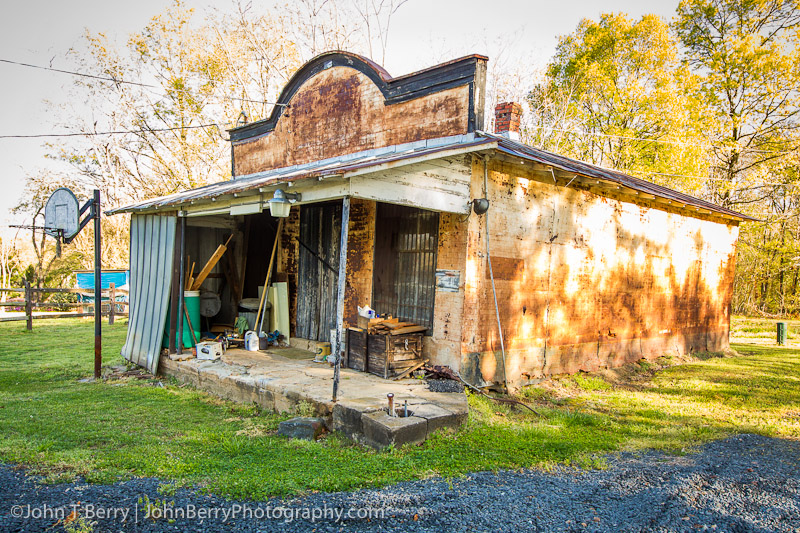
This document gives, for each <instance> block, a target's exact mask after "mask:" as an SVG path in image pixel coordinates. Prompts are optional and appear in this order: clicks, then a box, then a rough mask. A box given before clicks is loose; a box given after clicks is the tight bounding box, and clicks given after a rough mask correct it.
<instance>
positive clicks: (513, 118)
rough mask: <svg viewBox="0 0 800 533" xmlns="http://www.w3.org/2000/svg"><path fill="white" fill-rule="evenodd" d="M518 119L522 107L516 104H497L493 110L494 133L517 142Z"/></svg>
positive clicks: (520, 116)
mask: <svg viewBox="0 0 800 533" xmlns="http://www.w3.org/2000/svg"><path fill="white" fill-rule="evenodd" d="M520 118H522V106H521V105H519V104H518V103H516V102H503V103H502V104H497V105H496V106H495V108H494V132H495V133H496V134H498V135H502V136H504V137H508V138H509V139H513V140H515V141H518V140H519V123H520Z"/></svg>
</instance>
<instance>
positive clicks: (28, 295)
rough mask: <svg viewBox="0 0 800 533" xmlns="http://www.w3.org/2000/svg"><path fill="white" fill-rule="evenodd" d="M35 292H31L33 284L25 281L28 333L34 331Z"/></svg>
mask: <svg viewBox="0 0 800 533" xmlns="http://www.w3.org/2000/svg"><path fill="white" fill-rule="evenodd" d="M32 296H33V291H31V283H30V281H28V280H25V319H26V320H27V325H26V327H27V328H28V331H33V301H32Z"/></svg>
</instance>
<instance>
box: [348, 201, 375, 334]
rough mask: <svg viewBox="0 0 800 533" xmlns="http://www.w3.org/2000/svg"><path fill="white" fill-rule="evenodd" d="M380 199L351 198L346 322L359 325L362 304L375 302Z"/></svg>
mask: <svg viewBox="0 0 800 533" xmlns="http://www.w3.org/2000/svg"><path fill="white" fill-rule="evenodd" d="M375 213H376V203H375V202H374V201H372V200H362V199H360V198H352V199H351V200H350V225H349V226H348V234H347V283H346V284H345V289H344V326H345V327H346V328H349V327H356V326H357V325H358V306H361V307H364V306H365V305H371V303H372V270H373V266H374V261H373V257H374V253H375Z"/></svg>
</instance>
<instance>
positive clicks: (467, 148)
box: [107, 131, 756, 220]
mask: <svg viewBox="0 0 800 533" xmlns="http://www.w3.org/2000/svg"><path fill="white" fill-rule="evenodd" d="M487 149H489V150H491V149H494V150H498V151H500V152H502V153H505V154H508V155H511V156H515V157H519V158H522V159H526V160H529V161H533V162H538V163H541V164H544V165H549V166H551V167H553V168H554V169H560V170H563V171H566V172H570V173H574V174H576V175H579V176H585V177H590V178H597V179H601V180H606V181H609V182H613V183H617V184H619V185H621V186H624V187H627V188H629V189H633V190H636V191H639V192H643V193H646V194H651V195H653V196H656V197H659V198H664V199H667V200H672V201H674V202H677V203H681V204H685V205H689V206H693V207H697V208H701V209H706V210H708V211H712V212H715V213H719V214H723V215H728V216H731V217H735V218H739V219H742V220H756V219H755V218H753V217H750V216H748V215H745V214H742V213H739V212H736V211H733V210H731V209H727V208H724V207H721V206H718V205H716V204H713V203H711V202H707V201H705V200H701V199H699V198H695V197H694V196H690V195H688V194H684V193H681V192H678V191H676V190H673V189H669V188H667V187H662V186H661V185H656V184H655V183H652V182H649V181H647V180H643V179H640V178H635V177H633V176H630V175H628V174H624V173H622V172H618V171H616V170H611V169H607V168H603V167H599V166H596V165H592V164H589V163H585V162H583V161H579V160H577V159H571V158H569V157H565V156H561V155H558V154H554V153H552V152H548V151H546V150H540V149H538V148H534V147H532V146H528V145H526V144H523V143H521V142H517V141H514V140H511V139H509V138H507V137H504V136H502V135H493V134H490V133H485V132H480V131H479V132H475V133H474V134H466V135H456V136H453V137H443V138H440V139H429V140H424V141H417V142H413V143H407V144H402V145H396V146H390V147H386V148H376V149H373V150H366V151H363V152H357V153H354V154H348V155H345V156H340V157H335V158H330V159H322V160H319V161H314V162H313V163H306V164H303V165H296V166H291V167H285V168H278V169H274V170H269V171H266V172H259V173H256V174H250V175H246V176H241V177H237V178H235V179H233V180H230V181H223V182H219V183H213V184H211V185H206V186H205V187H200V188H197V189H191V190H188V191H183V192H179V193H175V194H170V195H167V196H161V197H158V198H152V199H149V200H145V201H143V202H139V203H136V204H132V205H128V206H125V207H119V208H116V209H111V210H109V211H107V213H108V214H115V213H125V212H137V211H149V210H154V209H160V208H177V207H178V206H180V205H182V204H189V203H193V202H197V201H203V200H211V199H213V198H218V197H220V196H223V195H233V194H237V193H244V192H246V191H252V190H254V189H258V188H260V187H269V186H274V185H279V184H283V183H290V182H296V181H300V180H305V179H319V178H325V177H332V176H343V177H347V176H348V174H353V173H355V172H359V173H362V172H363V171H365V170H367V169H370V168H374V169H375V170H376V171H377V170H378V169H377V168H376V167H381V166H387V165H392V164H393V163H397V164H412V163H414V162H415V161H416V160H424V159H429V158H431V157H432V156H433V157H435V156H436V154H441V156H442V157H445V156H446V155H458V154H461V153H468V152H472V151H476V150H487ZM445 152H447V153H446V154H445Z"/></svg>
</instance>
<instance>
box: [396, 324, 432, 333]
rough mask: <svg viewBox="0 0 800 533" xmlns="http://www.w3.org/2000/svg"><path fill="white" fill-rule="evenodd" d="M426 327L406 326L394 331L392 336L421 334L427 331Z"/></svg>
mask: <svg viewBox="0 0 800 533" xmlns="http://www.w3.org/2000/svg"><path fill="white" fill-rule="evenodd" d="M427 329H428V328H427V327H426V326H406V327H404V328H399V329H395V330H392V333H391V334H392V335H405V334H407V333H420V332H422V331H425V330H427Z"/></svg>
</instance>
